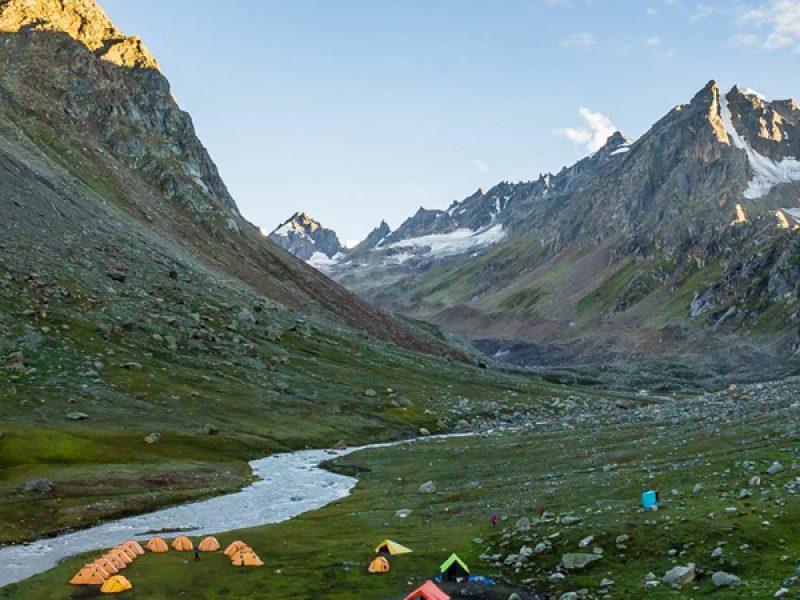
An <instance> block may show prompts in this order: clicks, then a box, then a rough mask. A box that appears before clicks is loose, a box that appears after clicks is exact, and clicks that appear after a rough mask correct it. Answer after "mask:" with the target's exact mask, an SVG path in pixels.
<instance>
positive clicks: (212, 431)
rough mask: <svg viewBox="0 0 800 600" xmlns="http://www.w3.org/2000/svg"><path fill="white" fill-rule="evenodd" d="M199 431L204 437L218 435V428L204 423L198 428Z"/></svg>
mask: <svg viewBox="0 0 800 600" xmlns="http://www.w3.org/2000/svg"><path fill="white" fill-rule="evenodd" d="M200 431H201V433H205V434H206V435H217V434H218V433H219V427H217V426H216V425H212V424H211V423H206V424H205V425H203V426H202V427H201V428H200Z"/></svg>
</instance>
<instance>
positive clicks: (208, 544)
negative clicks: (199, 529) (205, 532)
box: [197, 536, 219, 552]
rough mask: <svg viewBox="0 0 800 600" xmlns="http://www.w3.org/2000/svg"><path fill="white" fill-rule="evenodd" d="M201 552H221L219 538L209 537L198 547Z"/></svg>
mask: <svg viewBox="0 0 800 600" xmlns="http://www.w3.org/2000/svg"><path fill="white" fill-rule="evenodd" d="M197 548H198V550H200V552H216V551H217V550H219V542H218V541H217V538H215V537H211V536H208V537H207V538H205V539H204V540H203V541H202V542H200V545H199V546H198V547H197Z"/></svg>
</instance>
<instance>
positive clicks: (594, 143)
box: [555, 108, 617, 152]
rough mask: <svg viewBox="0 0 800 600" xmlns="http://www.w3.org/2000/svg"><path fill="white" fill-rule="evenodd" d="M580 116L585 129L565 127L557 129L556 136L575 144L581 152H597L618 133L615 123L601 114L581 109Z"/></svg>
mask: <svg viewBox="0 0 800 600" xmlns="http://www.w3.org/2000/svg"><path fill="white" fill-rule="evenodd" d="M578 114H579V115H580V117H581V119H583V122H584V124H585V125H584V126H583V127H564V128H563V129H556V131H555V134H556V135H557V136H560V137H563V138H566V139H568V140H569V141H571V142H572V143H573V144H575V146H576V147H578V149H580V150H587V151H588V152H596V151H597V150H599V149H600V148H602V147H603V145H604V144H605V143H606V142H607V141H608V138H609V137H611V135H612V134H613V133H614V132H616V131H617V128H616V126H615V125H614V123H613V122H612V121H611V119H609V118H608V117H607V116H605V115H604V114H603V113H601V112H597V111H593V110H590V109H588V108H581V109H580V110H578Z"/></svg>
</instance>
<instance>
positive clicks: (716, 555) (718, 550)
mask: <svg viewBox="0 0 800 600" xmlns="http://www.w3.org/2000/svg"><path fill="white" fill-rule="evenodd" d="M720 556H722V548H721V547H719V546H717V547H716V548H714V551H713V552H712V553H711V558H719V557H720Z"/></svg>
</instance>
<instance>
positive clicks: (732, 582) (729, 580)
mask: <svg viewBox="0 0 800 600" xmlns="http://www.w3.org/2000/svg"><path fill="white" fill-rule="evenodd" d="M711 581H713V582H714V585H715V586H717V587H736V586H737V585H740V584H741V583H742V580H741V579H739V578H738V577H737V576H736V575H731V574H730V573H725V572H724V571H717V572H716V573H714V574H713V575H712V576H711Z"/></svg>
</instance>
